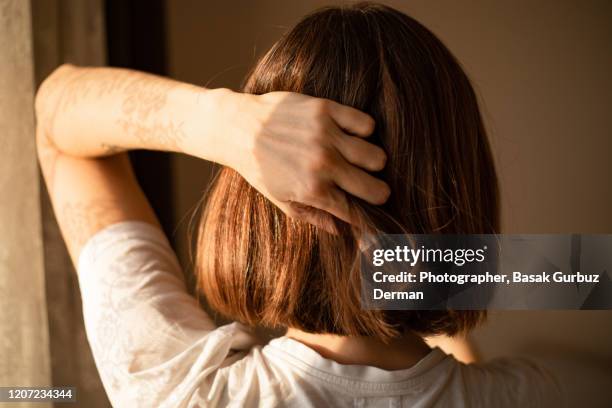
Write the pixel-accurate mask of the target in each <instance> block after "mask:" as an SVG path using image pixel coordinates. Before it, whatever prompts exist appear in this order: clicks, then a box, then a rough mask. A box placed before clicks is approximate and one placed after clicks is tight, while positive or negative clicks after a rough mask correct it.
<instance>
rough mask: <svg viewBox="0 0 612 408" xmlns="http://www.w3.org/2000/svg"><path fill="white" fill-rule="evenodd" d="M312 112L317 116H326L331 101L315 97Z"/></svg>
mask: <svg viewBox="0 0 612 408" xmlns="http://www.w3.org/2000/svg"><path fill="white" fill-rule="evenodd" d="M312 113H313V114H314V116H315V117H319V118H320V117H325V116H327V114H328V113H329V103H328V102H327V101H326V100H325V99H314V100H313V101H312Z"/></svg>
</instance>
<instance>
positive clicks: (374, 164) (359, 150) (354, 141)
mask: <svg viewBox="0 0 612 408" xmlns="http://www.w3.org/2000/svg"><path fill="white" fill-rule="evenodd" d="M334 145H335V146H336V149H338V151H339V152H340V154H341V155H342V156H343V157H344V158H345V159H346V161H348V162H349V163H352V164H354V165H355V166H359V167H361V168H364V169H366V170H369V171H380V170H382V169H383V168H384V167H385V163H386V161H387V155H386V154H385V151H384V150H383V149H381V148H380V147H378V146H376V145H374V144H372V143H368V142H366V141H365V140H363V139H360V138H358V137H354V136H347V135H345V134H340V135H338V137H337V138H336V140H335V142H334Z"/></svg>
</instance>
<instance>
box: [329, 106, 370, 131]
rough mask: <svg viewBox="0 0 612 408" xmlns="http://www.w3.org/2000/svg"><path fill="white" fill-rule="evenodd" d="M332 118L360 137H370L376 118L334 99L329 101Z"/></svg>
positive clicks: (343, 127)
mask: <svg viewBox="0 0 612 408" xmlns="http://www.w3.org/2000/svg"><path fill="white" fill-rule="evenodd" d="M327 109H328V112H329V115H330V116H331V118H332V119H333V120H334V122H336V123H337V124H338V126H340V127H341V128H342V129H344V130H345V131H347V132H349V133H351V134H352V135H355V136H359V137H368V136H370V135H371V134H372V132H373V131H374V125H375V124H374V119H372V117H371V116H370V115H368V114H366V113H363V112H361V111H360V110H357V109H355V108H352V107H350V106H346V105H342V104H339V103H337V102H334V101H327Z"/></svg>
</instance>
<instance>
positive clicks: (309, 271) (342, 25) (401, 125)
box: [196, 3, 499, 341]
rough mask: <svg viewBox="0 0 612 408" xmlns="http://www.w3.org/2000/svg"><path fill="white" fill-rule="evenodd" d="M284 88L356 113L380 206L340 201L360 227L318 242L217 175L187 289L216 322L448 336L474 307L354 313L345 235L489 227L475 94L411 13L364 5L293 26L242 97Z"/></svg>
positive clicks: (469, 323) (351, 243)
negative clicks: (382, 184) (374, 166)
mask: <svg viewBox="0 0 612 408" xmlns="http://www.w3.org/2000/svg"><path fill="white" fill-rule="evenodd" d="M272 91H292V92H299V93H303V94H308V95H312V96H316V97H322V98H328V99H331V100H334V101H337V102H340V103H342V104H345V105H350V106H353V107H355V108H357V109H359V110H362V111H364V112H366V113H368V114H370V115H371V116H372V117H373V118H374V119H375V121H376V130H375V132H374V134H373V135H372V136H371V137H370V138H369V139H368V140H369V141H370V142H372V143H375V144H377V145H379V146H381V147H382V148H383V149H384V150H385V152H386V153H387V163H386V167H385V169H384V170H383V171H381V172H378V173H376V174H375V175H376V176H377V177H379V178H381V179H383V180H385V181H386V182H387V183H388V184H389V186H390V187H391V196H390V198H389V200H388V201H387V203H386V204H384V205H382V206H374V205H370V204H368V203H366V202H365V201H362V200H359V199H357V198H354V197H351V198H350V205H351V208H352V211H353V213H354V214H356V215H357V216H358V219H359V220H360V223H361V224H360V225H361V227H359V228H357V227H354V226H349V225H347V224H345V223H343V222H342V221H340V220H334V222H335V223H336V227H337V229H338V231H339V233H338V234H330V233H328V232H326V231H324V230H322V229H319V228H316V227H314V226H312V225H310V224H307V223H304V222H300V221H295V220H292V219H290V218H288V217H287V216H285V214H283V213H282V212H281V211H280V210H279V209H278V208H277V207H276V206H274V205H273V204H272V203H271V202H269V201H268V200H267V199H266V198H265V197H264V196H262V195H261V194H260V193H259V192H258V191H256V190H255V189H254V188H253V187H251V186H250V185H249V184H248V183H247V182H246V181H245V180H244V179H243V178H242V177H241V176H240V175H239V174H238V173H237V172H235V171H234V170H232V169H230V168H223V169H222V170H221V171H220V173H219V174H218V177H217V178H216V180H215V182H214V184H213V187H212V190H211V191H210V195H209V197H208V201H207V203H206V206H205V209H204V212H203V215H202V220H201V224H200V228H199V231H198V241H197V247H196V277H197V281H198V290H199V291H200V292H201V293H203V294H204V295H205V296H206V299H207V301H208V303H209V305H210V306H211V307H212V308H213V309H215V310H217V311H218V312H220V313H221V314H222V315H223V316H226V317H229V318H231V319H234V320H238V321H241V322H243V323H246V324H248V325H262V326H265V327H272V328H278V327H294V328H297V329H300V330H303V331H306V332H311V333H331V334H338V335H346V336H372V337H375V338H378V339H380V340H383V341H388V340H389V339H391V338H394V337H398V336H401V335H402V334H403V333H406V332H415V333H418V334H420V335H423V336H427V335H436V334H448V335H454V334H456V333H458V332H461V331H464V330H467V329H470V328H472V327H474V326H475V325H476V324H477V323H478V322H479V321H481V320H482V319H483V318H484V313H485V312H484V311H469V310H468V311H465V310H462V311H460V310H441V311H440V310H437V311H436V310H433V311H431V310H423V311H394V310H390V311H385V310H363V309H362V308H361V306H360V305H361V303H360V287H361V286H360V284H361V282H360V276H359V268H358V265H359V263H358V262H357V260H358V259H359V244H358V242H359V236H360V231H363V229H364V228H367V229H369V230H375V231H380V232H384V233H409V234H410V233H414V234H437V233H439V234H453V233H454V234H488V233H496V232H497V231H498V227H499V203H498V186H497V178H496V174H495V168H494V164H493V158H492V155H491V151H490V147H489V144H488V141H487V136H486V133H485V130H484V127H483V123H482V120H481V116H480V112H479V109H478V103H477V99H476V96H475V93H474V90H473V88H472V86H471V84H470V81H469V79H468V78H467V76H466V74H465V73H464V72H463V70H462V68H461V66H460V65H459V63H458V62H457V60H456V59H455V58H454V57H453V55H452V54H451V53H450V52H449V50H448V49H447V48H446V47H445V46H444V45H443V44H442V42H440V40H438V38H436V36H435V35H434V34H432V33H431V32H430V31H429V30H428V29H427V28H425V27H423V26H422V25H421V24H419V23H418V22H417V21H415V20H414V19H412V18H410V17H408V16H407V15H405V14H403V13H401V12H399V11H397V10H394V9H392V8H390V7H386V6H383V5H378V4H370V3H360V4H355V5H350V6H342V7H330V8H324V9H321V10H319V11H316V12H314V13H313V14H310V15H308V16H306V17H305V18H304V19H302V20H301V21H300V22H299V23H298V24H297V25H296V26H295V27H294V28H293V29H292V30H291V31H289V32H288V33H286V34H285V35H284V36H283V37H282V38H281V39H280V40H279V41H278V42H277V43H276V44H275V45H274V46H273V47H272V49H271V50H270V51H269V52H268V53H267V54H266V55H265V56H264V57H263V58H262V59H261V60H260V61H259V62H258V64H257V65H256V66H255V68H254V69H253V70H252V72H251V73H250V75H249V76H248V77H247V80H246V84H245V86H244V92H248V93H253V94H263V93H267V92H272Z"/></svg>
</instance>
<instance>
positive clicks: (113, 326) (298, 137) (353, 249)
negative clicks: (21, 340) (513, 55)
mask: <svg viewBox="0 0 612 408" xmlns="http://www.w3.org/2000/svg"><path fill="white" fill-rule="evenodd" d="M306 95H310V96H306ZM36 111H37V116H38V121H39V122H38V123H39V125H38V130H37V140H38V149H39V157H40V163H41V167H42V170H43V173H44V176H45V179H46V182H47V185H48V190H49V193H50V195H51V197H52V200H53V205H54V208H55V212H56V215H57V219H58V222H59V224H60V226H61V229H62V233H63V235H64V238H65V240H66V243H67V245H68V248H69V251H70V253H71V256H72V259H73V261H74V263H75V265H76V266H77V270H78V274H79V280H80V285H81V291H82V298H83V313H84V316H85V324H86V329H87V333H88V338H89V341H90V344H91V348H92V350H93V354H94V357H95V360H96V364H97V367H98V369H99V371H100V375H101V378H102V381H103V383H104V386H105V388H106V390H107V392H108V395H109V398H110V399H111V401H112V402H113V404H114V405H116V406H146V407H151V406H226V405H232V406H258V405H260V406H300V407H301V406H316V407H319V406H400V405H401V406H432V405H440V406H495V407H501V406H526V405H534V406H551V405H555V404H556V402H558V398H559V395H558V389H557V387H556V384H555V382H554V381H553V380H552V378H551V377H549V376H548V374H547V373H546V372H545V371H544V370H542V369H541V368H540V367H538V366H537V365H535V364H532V363H529V362H527V361H522V360H513V361H497V362H494V363H489V364H486V365H480V366H476V365H464V364H461V363H460V362H458V361H457V360H456V359H454V358H453V357H452V356H449V355H446V354H444V353H443V352H442V351H441V350H440V349H439V348H433V349H431V348H430V347H429V346H428V345H427V344H426V343H425V341H424V340H423V338H424V337H426V336H432V335H448V336H453V335H455V334H458V333H462V332H465V331H467V330H469V329H471V328H473V327H474V326H475V325H477V324H478V323H479V322H480V321H481V320H482V319H483V317H484V313H483V312H480V311H401V312H398V311H368V310H362V309H361V307H360V301H359V278H358V273H357V272H358V270H357V269H356V268H355V264H356V263H355V260H356V259H357V257H358V256H359V250H358V248H359V242H360V234H362V233H363V232H366V231H367V232H372V231H380V232H388V233H403V232H409V233H466V234H469V233H494V232H496V231H497V230H498V227H499V216H498V196H497V182H496V176H495V171H494V167H493V161H492V158H491V153H490V150H489V146H488V142H487V139H486V135H485V132H484V129H483V126H482V121H481V118H480V114H479V110H478V105H477V102H476V98H475V96H474V92H473V90H472V87H471V85H470V83H469V81H468V79H467V77H466V76H465V74H464V72H463V71H462V69H461V68H460V66H459V65H458V63H457V62H456V61H455V59H454V58H453V56H452V55H451V54H450V52H449V51H448V50H447V49H446V48H445V47H444V46H443V45H442V43H441V42H440V41H439V40H438V39H437V38H436V37H435V36H434V35H433V34H432V33H431V32H429V31H428V30H427V29H426V28H424V27H423V26H421V25H420V24H419V23H417V22H416V21H414V20H413V19H411V18H410V17H407V16H406V15H404V14H402V13H399V12H397V11H395V10H393V9H391V8H388V7H384V6H379V5H371V4H359V5H354V6H347V7H341V8H328V9H323V10H321V11H318V12H315V13H314V14H312V15H310V16H308V17H306V18H305V19H303V20H302V21H301V22H300V23H299V24H298V25H297V26H296V27H295V28H294V29H293V30H291V31H290V32H289V33H288V34H286V35H285V36H284V37H283V38H282V39H281V40H280V41H279V42H278V43H277V44H276V45H275V46H274V47H273V48H272V49H271V50H270V51H269V52H268V53H267V54H266V56H265V57H264V58H263V59H262V60H261V61H260V62H259V63H258V64H257V66H256V67H255V69H254V70H253V72H252V73H251V74H250V76H249V78H248V80H247V83H246V86H245V93H240V94H239V93H234V92H231V91H228V90H224V89H220V90H208V89H204V88H200V87H195V86H191V85H186V84H182V83H178V82H175V81H172V80H168V79H163V78H158V77H154V76H151V75H147V74H142V73H138V72H132V71H127V70H118V69H110V68H93V69H92V68H76V67H72V66H63V67H61V68H59V69H58V70H57V71H56V72H55V73H53V74H52V75H51V76H50V77H49V78H48V79H47V80H46V81H45V83H44V84H43V85H42V86H41V89H40V90H39V93H38V95H37V99H36ZM135 148H145V149H155V150H166V151H174V152H183V153H187V154H190V155H193V156H196V157H199V158H202V159H205V160H210V161H214V162H217V163H220V164H222V165H223V166H224V168H223V170H222V171H221V173H220V176H219V177H218V179H217V180H216V182H215V185H214V186H213V189H212V191H211V195H210V197H209V199H208V202H207V205H206V209H205V211H204V215H203V218H202V223H201V228H200V234H199V239H198V246H197V251H198V252H197V260H196V266H197V276H198V288H199V289H200V291H201V292H202V293H203V294H205V295H206V299H207V301H208V302H209V304H210V305H211V306H212V307H213V308H214V309H216V310H217V311H218V312H220V313H221V314H222V315H224V316H226V317H229V318H231V319H234V320H236V321H237V322H236V323H232V324H229V325H226V326H222V327H216V326H215V325H214V323H213V321H212V320H211V318H210V317H209V316H207V315H206V314H205V313H204V311H202V310H201V309H200V308H199V306H198V303H197V301H196V300H195V299H193V298H192V297H191V296H189V295H188V293H187V291H186V289H185V286H184V283H183V281H182V274H181V271H180V268H179V265H178V263H177V260H176V258H175V256H174V254H173V253H172V251H171V249H170V247H169V245H168V242H167V240H166V238H165V237H164V236H163V234H162V233H161V231H160V229H159V226H158V222H157V220H156V218H155V215H154V213H153V212H152V211H151V209H150V207H149V205H148V203H147V201H146V199H145V197H144V196H143V194H142V193H141V191H140V189H139V187H138V185H137V183H136V181H135V179H134V177H133V174H132V172H131V169H130V165H129V162H128V160H127V158H126V156H125V154H124V153H121V152H123V151H125V150H128V149H135ZM255 325H262V326H265V327H269V328H287V329H288V330H287V334H286V335H285V336H282V337H280V338H278V339H275V340H272V341H271V342H270V343H269V344H268V345H265V346H262V345H258V344H257V339H256V337H255V336H254V334H253V332H252V330H251V328H252V327H253V326H255Z"/></svg>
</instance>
